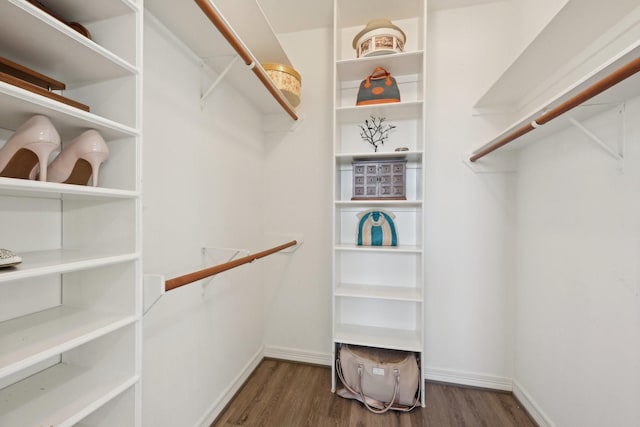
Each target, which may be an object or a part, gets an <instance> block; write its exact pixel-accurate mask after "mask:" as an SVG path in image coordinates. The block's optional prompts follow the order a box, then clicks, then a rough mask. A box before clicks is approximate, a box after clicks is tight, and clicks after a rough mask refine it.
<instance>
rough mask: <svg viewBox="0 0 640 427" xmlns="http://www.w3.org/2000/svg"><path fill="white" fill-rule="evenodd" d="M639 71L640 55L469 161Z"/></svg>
mask: <svg viewBox="0 0 640 427" xmlns="http://www.w3.org/2000/svg"><path fill="white" fill-rule="evenodd" d="M639 71H640V57H638V58H636V59H635V60H633V61H631V62H629V63H628V64H627V65H624V66H622V67H620V68H619V69H617V70H616V71H614V72H612V73H611V74H609V75H608V76H606V77H604V78H602V79H601V80H599V81H597V82H596V83H594V84H593V85H591V86H589V87H588V88H586V89H585V90H583V91H582V92H580V93H578V94H577V95H574V96H573V97H571V98H569V99H568V100H566V101H565V102H563V103H562V104H560V105H558V106H557V107H554V108H553V109H551V110H549V111H547V112H546V113H543V114H542V115H540V117H538V118H537V119H535V120H534V121H532V122H531V123H528V124H526V125H524V126H522V127H520V128H518V129H516V130H515V131H513V132H512V133H510V134H509V135H507V136H505V137H504V138H502V139H499V140H498V141H496V142H494V143H493V144H491V145H489V146H487V147H485V148H483V149H482V150H480V151H478V152H476V153H474V154H473V155H472V156H471V157H469V161H471V162H475V161H476V160H478V159H480V158H482V157H484V156H486V155H487V154H489V153H491V152H493V151H495V150H497V149H498V148H500V147H502V146H504V145H507V144H508V143H510V142H512V141H514V140H516V139H518V138H520V137H521V136H523V135H525V134H526V133H528V132H530V131H532V130H534V129H535V128H536V127H538V126H542V125H544V124H545V123H548V122H550V121H551V120H553V119H555V118H556V117H558V116H560V115H562V114H564V113H566V112H567V111H569V110H571V109H573V108H575V107H577V106H578V105H580V104H582V103H583V102H586V101H588V100H589V99H591V98H593V97H594V96H596V95H599V94H600V93H602V92H604V91H605V90H607V89H609V88H610V87H612V86H615V85H617V84H618V83H620V82H621V81H623V80H625V79H626V78H628V77H631V76H632V75H634V74H636V73H637V72H639Z"/></svg>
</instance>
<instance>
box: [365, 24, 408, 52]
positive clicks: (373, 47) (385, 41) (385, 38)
mask: <svg viewBox="0 0 640 427" xmlns="http://www.w3.org/2000/svg"><path fill="white" fill-rule="evenodd" d="M406 40H407V36H406V35H405V33H404V31H402V30H401V29H400V28H399V27H397V26H396V25H393V23H391V21H389V20H388V19H372V20H371V21H369V22H368V23H367V26H366V27H365V28H364V29H363V30H362V31H360V32H359V33H358V34H356V36H355V37H354V38H353V44H352V45H353V48H354V49H355V50H356V57H357V58H360V57H361V56H376V55H386V54H389V53H400V52H404V44H405V42H406Z"/></svg>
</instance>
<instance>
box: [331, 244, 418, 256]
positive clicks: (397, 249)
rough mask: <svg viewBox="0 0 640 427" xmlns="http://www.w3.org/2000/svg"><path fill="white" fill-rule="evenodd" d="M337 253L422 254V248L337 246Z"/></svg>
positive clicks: (402, 246) (407, 246) (408, 246)
mask: <svg viewBox="0 0 640 427" xmlns="http://www.w3.org/2000/svg"><path fill="white" fill-rule="evenodd" d="M335 250H336V251H340V252H376V253H384V252H387V253H397V254H399V253H407V254H420V253H422V248H420V247H418V246H410V245H398V246H356V245H336V246H335Z"/></svg>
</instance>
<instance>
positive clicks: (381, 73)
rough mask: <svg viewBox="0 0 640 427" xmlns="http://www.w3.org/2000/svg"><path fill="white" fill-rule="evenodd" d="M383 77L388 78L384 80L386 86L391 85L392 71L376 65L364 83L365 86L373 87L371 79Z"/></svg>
mask: <svg viewBox="0 0 640 427" xmlns="http://www.w3.org/2000/svg"><path fill="white" fill-rule="evenodd" d="M382 77H386V78H387V80H386V81H385V82H384V84H385V85H386V86H391V84H392V83H391V73H390V72H388V71H387V70H385V69H384V67H376V68H375V69H374V70H373V71H372V72H371V74H370V75H369V76H368V77H367V81H366V83H365V84H364V87H365V88H367V89H369V88H370V87H371V79H379V78H382Z"/></svg>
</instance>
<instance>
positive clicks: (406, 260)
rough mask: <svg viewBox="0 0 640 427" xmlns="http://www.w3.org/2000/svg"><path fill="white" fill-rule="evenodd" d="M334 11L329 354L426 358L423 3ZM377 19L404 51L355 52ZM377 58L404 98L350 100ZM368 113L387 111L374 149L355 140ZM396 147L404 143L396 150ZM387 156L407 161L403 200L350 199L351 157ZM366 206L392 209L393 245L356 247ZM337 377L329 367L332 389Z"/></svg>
mask: <svg viewBox="0 0 640 427" xmlns="http://www.w3.org/2000/svg"><path fill="white" fill-rule="evenodd" d="M334 10H335V16H334V40H335V46H334V59H335V69H334V73H335V78H334V85H335V87H334V93H335V98H334V116H333V130H334V132H333V142H334V159H333V172H334V173H333V177H334V187H333V188H334V200H333V228H334V237H333V284H332V286H333V345H332V347H333V351H334V353H333V356H334V358H335V356H336V350H337V348H338V346H340V345H341V344H356V345H363V346H370V347H379V348H389V349H396V350H404V351H411V352H416V353H417V354H418V357H419V359H420V360H421V363H422V364H424V357H423V354H424V351H425V348H424V347H425V344H424V343H425V341H424V298H425V295H424V268H425V265H424V228H425V227H424V209H423V208H424V206H423V205H424V202H423V200H424V192H425V183H424V176H425V174H424V173H423V167H424V164H425V158H424V156H425V150H424V148H425V143H426V142H425V115H426V111H425V106H424V100H425V87H426V85H425V78H426V77H425V74H426V54H425V48H426V18H427V4H426V1H424V0H402V1H400V2H394V3H393V4H391V3H389V2H383V1H379V0H376V1H366V2H365V1H355V2H354V1H349V0H335V2H334ZM380 17H386V18H388V19H390V20H392V22H393V23H394V24H395V25H397V26H399V27H400V28H402V29H403V31H404V32H405V33H406V34H407V41H406V46H405V52H403V53H394V54H389V55H380V56H375V57H366V58H356V55H355V51H354V50H353V48H352V46H351V43H352V40H353V37H354V36H355V35H356V34H357V33H358V32H359V31H360V30H361V29H363V28H364V26H365V25H366V24H367V22H368V21H369V20H371V19H375V18H380ZM378 66H383V67H384V68H385V69H386V70H387V71H389V72H390V73H391V74H392V75H393V76H394V77H395V78H396V80H397V82H398V87H399V89H400V95H401V98H402V101H401V102H399V103H392V104H377V105H368V106H356V105H355V104H356V97H357V92H358V87H359V84H360V82H361V81H362V80H363V79H364V78H366V76H368V75H369V74H371V72H372V71H373V69H374V68H376V67H378ZM370 116H375V117H385V118H386V119H387V123H389V124H393V125H395V126H396V129H395V130H394V132H393V133H392V134H391V136H390V137H389V139H388V141H387V142H386V143H385V145H383V146H381V147H380V148H379V151H378V152H375V153H374V151H373V148H372V147H370V146H369V145H368V144H367V143H366V142H364V141H362V140H361V139H360V131H359V127H358V125H360V124H362V123H364V120H365V119H368V118H369V117H370ZM400 146H402V147H406V148H407V149H408V151H402V152H396V151H394V150H395V148H397V147H400ZM390 158H393V159H396V158H399V159H403V160H406V161H407V167H406V170H407V173H406V200H351V197H352V194H351V193H352V179H353V173H352V170H353V169H352V163H353V161H354V160H358V159H374V160H383V159H390ZM371 208H382V209H385V210H388V211H391V212H393V213H394V215H395V216H396V218H395V223H396V227H397V233H398V241H399V246H397V247H363V246H357V245H356V226H357V216H356V215H357V214H358V213H359V212H362V211H365V210H367V209H371ZM422 372H424V365H422ZM422 375H423V374H422ZM338 382H339V380H338V379H337V378H336V375H335V369H334V372H333V382H332V390H333V391H335V389H336V387H337V386H338ZM421 384H422V381H421ZM421 387H423V385H421ZM421 396H422V402H421V403H422V405H423V406H424V393H422V394H421Z"/></svg>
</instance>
